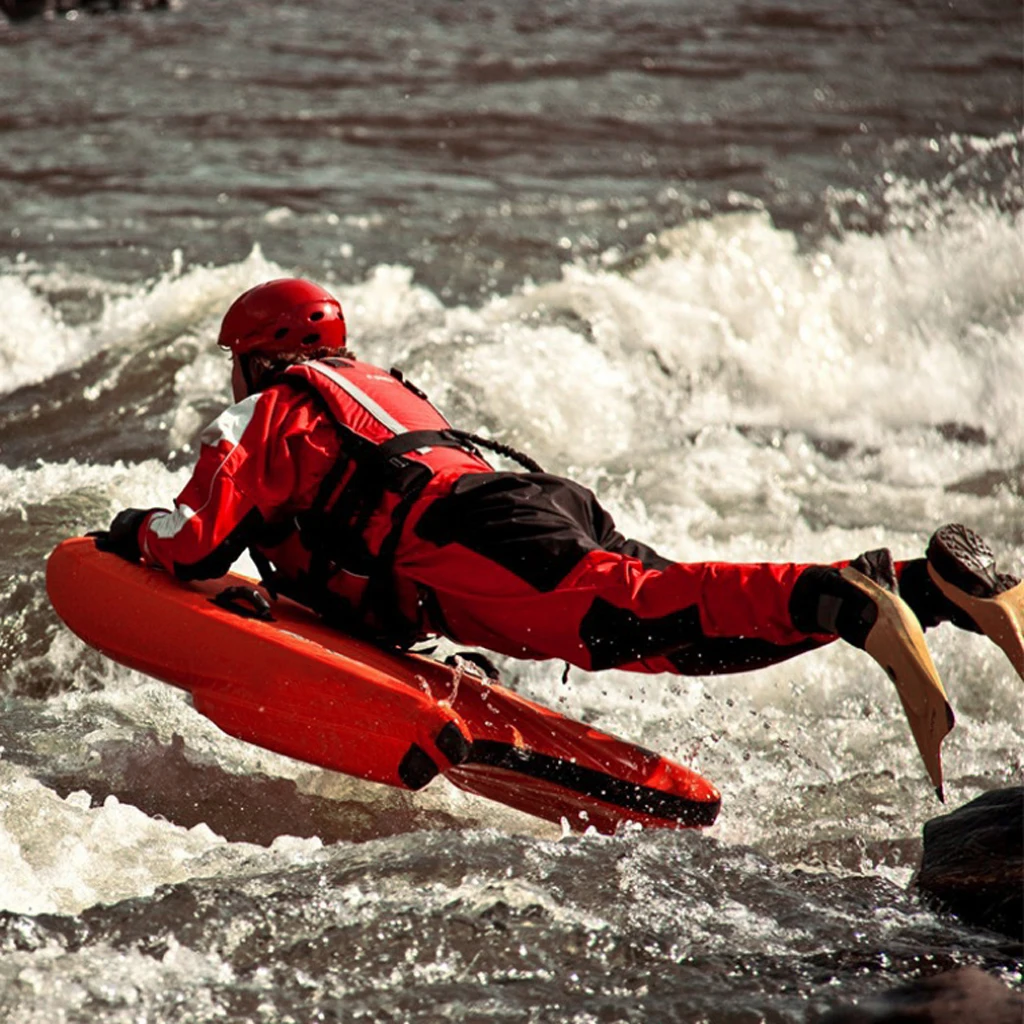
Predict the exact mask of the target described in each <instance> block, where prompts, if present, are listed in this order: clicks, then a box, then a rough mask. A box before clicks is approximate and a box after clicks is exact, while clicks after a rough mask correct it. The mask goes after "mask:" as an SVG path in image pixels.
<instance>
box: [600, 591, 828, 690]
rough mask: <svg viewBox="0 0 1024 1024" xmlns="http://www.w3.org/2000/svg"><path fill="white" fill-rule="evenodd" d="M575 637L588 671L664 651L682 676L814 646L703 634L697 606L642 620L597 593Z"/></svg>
mask: <svg viewBox="0 0 1024 1024" xmlns="http://www.w3.org/2000/svg"><path fill="white" fill-rule="evenodd" d="M580 639H581V640H582V641H583V643H584V644H585V645H586V648H587V650H588V651H589V652H590V661H591V666H590V667H591V670H592V671H595V672H597V671H600V670H602V669H606V668H615V667H616V666H617V665H625V664H627V663H629V662H631V661H641V660H643V659H644V658H654V657H658V656H663V657H665V658H667V659H668V661H670V662H671V663H672V664H673V665H674V666H675V668H676V669H677V670H678V671H679V672H680V674H682V675H687V676H710V675H722V674H725V673H728V672H749V671H752V670H753V669H757V668H764V667H765V666H767V665H775V664H777V663H778V662H780V661H785V660H786V659H788V658H792V657H794V656H796V655H797V654H803V653H804V652H805V651H812V650H814V648H816V647H818V646H819V643H818V641H816V640H813V639H808V640H802V641H800V642H799V643H795V644H785V645H783V644H773V643H770V642H769V641H767V640H758V639H755V638H748V637H706V636H704V633H703V631H702V630H701V626H700V614H699V612H698V610H697V606H696V605H690V606H689V607H687V608H681V609H680V610H679V611H675V612H671V613H670V614H668V615H663V616H660V617H658V618H653V619H642V618H640V617H639V616H638V615H637V614H636V613H635V612H632V611H630V610H629V609H628V608H618V607H616V606H615V605H613V604H611V603H609V602H608V601H606V600H604V598H601V597H598V598H595V599H594V603H593V604H592V605H591V606H590V609H589V611H588V612H587V614H586V615H584V616H583V620H582V621H581V623H580Z"/></svg>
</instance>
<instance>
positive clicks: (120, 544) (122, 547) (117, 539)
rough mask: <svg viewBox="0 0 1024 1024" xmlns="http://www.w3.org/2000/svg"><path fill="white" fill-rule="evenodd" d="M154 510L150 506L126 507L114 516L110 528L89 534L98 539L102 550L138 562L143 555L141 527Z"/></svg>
mask: <svg viewBox="0 0 1024 1024" xmlns="http://www.w3.org/2000/svg"><path fill="white" fill-rule="evenodd" d="M152 511H153V510H152V509H149V508H126V509H125V510H124V511H123V512H118V513H117V515H116V516H114V520H113V522H112V523H111V524H110V529H109V530H97V531H96V532H95V533H90V534H89V536H90V537H94V538H95V539H96V547H97V548H98V549H99V550H100V551H108V552H110V554H112V555H117V556H118V557H120V558H123V559H125V561H128V562H137V561H138V560H139V559H140V558H141V557H142V552H141V551H140V550H139V527H140V526H141V525H142V520H143V519H145V518H146V516H148V515H149V513H150V512H152Z"/></svg>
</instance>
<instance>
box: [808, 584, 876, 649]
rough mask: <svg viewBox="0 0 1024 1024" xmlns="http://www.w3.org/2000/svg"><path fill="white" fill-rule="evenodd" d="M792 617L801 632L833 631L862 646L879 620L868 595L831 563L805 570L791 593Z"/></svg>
mask: <svg viewBox="0 0 1024 1024" xmlns="http://www.w3.org/2000/svg"><path fill="white" fill-rule="evenodd" d="M789 618H790V621H791V622H792V623H793V626H794V627H795V628H796V629H798V630H800V632H801V633H830V634H832V635H833V636H840V637H842V638H843V639H844V640H845V641H846V642H847V643H848V644H853V646H854V647H860V648H863V647H864V644H865V642H866V640H867V637H868V633H870V632H871V628H872V626H874V624H875V622H876V621H877V620H878V607H877V605H876V604H875V602H874V601H873V600H872V598H871V596H870V595H869V594H866V593H865V592H864V591H863V590H861V589H860V587H857V586H855V585H854V584H853V583H850V582H849V580H845V579H843V577H842V576H841V575H840V572H839V570H838V569H835V568H833V567H832V566H831V565H812V566H808V568H806V569H804V571H803V572H802V573H801V574H800V577H799V578H798V579H797V581H796V585H795V586H794V587H793V590H792V592H791V593H790V595H789Z"/></svg>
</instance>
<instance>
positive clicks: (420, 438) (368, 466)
mask: <svg viewBox="0 0 1024 1024" xmlns="http://www.w3.org/2000/svg"><path fill="white" fill-rule="evenodd" d="M275 384H286V385H288V386H290V387H292V388H295V389H297V390H300V391H302V392H304V393H305V394H306V395H307V396H309V397H310V398H311V399H312V400H313V401H314V402H315V403H316V404H317V405H318V406H319V408H320V409H321V411H322V412H323V413H324V414H325V415H326V416H327V418H328V419H329V420H330V421H331V422H332V423H333V424H334V427H335V429H336V430H337V432H338V438H339V446H340V455H339V457H338V459H337V461H336V463H335V464H334V466H333V467H332V469H331V470H330V471H329V472H328V473H327V475H326V476H325V477H324V480H323V482H322V484H321V486H320V488H319V491H318V494H317V497H316V500H315V501H314V503H313V505H312V507H311V508H310V509H309V510H308V511H305V512H302V513H300V514H299V515H298V516H297V517H296V519H295V523H296V525H297V526H298V530H299V536H300V537H301V539H302V543H303V546H304V547H305V548H306V549H307V550H309V551H310V564H309V572H308V578H307V579H306V580H305V581H304V587H303V594H302V598H301V599H302V600H303V601H304V603H307V604H312V605H313V606H314V607H316V608H317V610H318V611H320V612H321V614H323V615H324V616H325V617H326V618H328V619H333V620H341V621H338V622H337V624H338V625H341V626H343V627H344V628H346V629H349V630H351V629H353V628H357V627H359V626H362V625H364V624H365V623H366V622H367V621H369V620H373V622H374V623H375V624H376V627H377V633H376V639H382V640H386V641H387V642H389V643H392V644H395V645H397V646H407V645H408V643H410V642H412V639H413V638H412V636H411V631H412V630H414V624H412V623H409V622H406V621H405V620H404V619H401V617H400V616H399V614H398V609H397V607H396V601H395V596H394V592H393V586H392V584H391V568H392V563H393V559H394V553H395V549H396V548H397V545H398V542H399V540H400V538H401V535H402V528H403V526H404V524H405V521H406V518H407V517H408V515H409V512H410V510H411V509H412V506H413V504H414V503H415V501H416V499H417V497H419V495H420V494H421V493H422V491H423V489H424V487H426V485H427V483H428V482H429V481H430V480H431V479H432V478H433V477H434V476H435V475H436V474H437V473H439V472H442V471H450V470H454V471H455V472H456V473H457V474H458V475H462V474H464V473H489V472H493V467H491V466H490V465H489V464H488V463H487V462H486V461H485V460H484V459H483V457H482V456H481V455H480V453H479V452H478V451H477V448H476V445H475V444H474V440H475V441H480V442H482V443H484V444H487V443H488V442H487V441H486V440H485V439H482V438H475V436H474V435H470V434H466V433H464V432H462V431H457V430H455V429H454V428H453V427H452V425H451V424H450V423H449V422H448V421H447V420H446V419H445V418H444V417H443V416H442V415H441V413H439V412H438V411H437V410H436V409H435V408H434V407H433V405H431V404H430V402H429V401H428V400H427V398H426V396H425V395H424V394H423V393H422V392H421V391H419V390H418V389H417V388H415V387H413V386H412V385H411V384H409V383H408V382H406V381H405V380H404V379H403V377H402V375H401V373H400V372H398V371H396V370H392V371H391V372H390V373H386V372H384V371H383V370H382V369H381V368H380V367H377V366H373V365H371V364H369V363H363V362H359V361H357V360H354V359H324V360H318V361H313V362H307V363H300V364H297V365H295V366H291V367H289V368H288V369H287V370H285V371H284V372H283V373H281V374H280V375H279V376H278V377H277V378H275ZM262 561H263V562H264V563H265V562H266V559H265V558H264V559H262ZM259 563H260V559H257V564H259ZM260 568H261V571H263V569H264V566H263V565H260ZM339 574H344V575H345V577H346V580H345V583H346V586H345V587H343V588H341V589H342V590H343V591H344V592H345V593H346V598H347V600H343V601H342V605H345V604H347V605H348V606H349V607H340V606H339V602H338V600H337V589H338V588H332V586H331V583H332V580H334V579H336V578H337V577H338V576H339ZM352 580H356V581H363V582H361V583H358V584H357V585H356V586H355V587H353V586H352V585H351V581H352ZM358 591H361V594H360V595H359V596H358V597H353V593H354V592H358Z"/></svg>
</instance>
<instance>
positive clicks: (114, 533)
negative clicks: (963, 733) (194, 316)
mask: <svg viewBox="0 0 1024 1024" xmlns="http://www.w3.org/2000/svg"><path fill="white" fill-rule="evenodd" d="M219 344H220V345H221V346H222V347H224V348H225V349H228V350H229V351H230V352H231V353H232V357H233V360H232V367H233V370H232V387H233V391H234V397H235V400H236V403H237V404H235V405H233V406H231V407H230V408H229V409H227V410H226V411H225V412H224V413H222V414H221V415H220V416H219V417H218V418H217V419H216V420H215V421H214V422H213V423H212V424H211V425H210V426H209V427H208V428H207V430H206V432H205V433H204V434H203V435H202V447H201V450H200V455H199V461H198V464H197V465H196V468H195V470H194V472H193V474H192V478H191V479H190V480H189V482H188V483H187V484H186V486H185V488H184V490H183V491H182V492H181V494H180V495H179V496H178V498H177V500H176V502H175V506H174V509H173V510H171V511H168V510H164V509H149V510H140V509H127V510H125V511H124V512H121V513H120V514H119V515H118V516H117V518H116V519H115V520H114V521H113V523H112V524H111V526H110V529H109V531H107V532H106V533H104V534H101V535H100V536H99V539H98V544H99V545H100V546H101V547H104V548H105V549H107V550H110V551H113V552H115V553H117V554H119V555H121V556H122V557H125V558H128V559H131V560H136V561H137V560H140V559H141V560H142V561H143V562H144V563H146V564H149V565H154V566H160V567H162V568H164V569H166V570H167V571H169V572H173V573H175V574H176V575H177V576H179V577H181V578H183V579H203V578H209V577H214V576H220V575H223V574H224V573H225V572H226V571H227V570H228V567H229V566H230V565H231V563H232V562H233V561H234V560H235V559H236V558H237V557H238V556H239V555H240V554H241V553H242V551H244V550H245V549H246V548H248V549H249V550H250V551H251V552H252V554H253V558H254V560H255V561H256V564H257V565H258V566H259V568H260V571H261V573H262V574H263V576H264V582H265V583H267V584H268V587H269V588H270V589H271V591H272V592H274V591H279V592H281V593H284V594H287V595H288V596H290V597H293V598H295V599H296V600H298V601H300V602H302V603H304V604H306V605H307V606H309V607H310V608H313V609H315V610H316V611H317V612H318V613H319V614H320V615H321V616H323V617H324V619H326V620H327V621H328V622H331V623H333V624H336V625H337V626H338V627H339V628H342V629H345V630H347V631H349V632H356V633H358V634H360V635H364V636H366V635H370V636H372V637H374V638H376V639H378V640H379V641H382V642H384V643H387V644H389V645H392V646H397V647H407V646H409V644H411V643H414V642H415V641H417V640H420V639H423V638H426V637H428V636H431V635H438V634H442V635H445V636H447V637H450V638H451V639H453V640H455V641H457V642H459V643H462V644H469V645H473V646H479V647H484V648H488V649H490V650H492V651H498V652H501V653H502V654H506V655H511V656H514V657H517V658H557V659H561V660H564V661H566V662H569V663H571V664H573V665H577V666H579V667H580V668H583V669H588V670H597V669H604V668H612V667H614V668H621V669H628V670H632V671H638V672H677V673H685V674H697V675H704V674H712V673H721V672H735V671H743V670H748V669H753V668H758V667H761V666H765V665H771V664H774V663H776V662H779V661H782V660H784V659H786V658H789V657H792V656H793V655H796V654H800V653H802V652H804V651H809V650H812V649H814V648H817V647H820V646H822V645H823V644H827V643H829V642H831V641H833V640H834V639H836V638H837V637H841V638H843V639H844V640H846V641H848V642H849V643H852V644H854V645H856V646H858V647H866V648H867V649H868V651H869V653H871V654H872V655H873V656H874V657H875V658H876V659H878V660H880V661H882V662H883V664H884V665H885V667H886V668H887V670H889V672H890V675H894V677H895V674H896V672H897V671H899V669H895V670H894V669H893V666H892V665H891V664H889V663H888V662H889V654H887V653H885V651H886V650H889V649H892V648H900V649H901V650H902V656H903V657H904V659H908V658H909V660H910V661H911V662H914V661H915V660H918V661H919V660H920V659H921V657H922V654H921V650H922V649H923V645H920V644H918V645H917V647H916V648H913V644H911V645H910V646H908V642H907V641H906V638H905V637H903V636H902V634H901V631H902V632H903V633H906V632H907V631H908V630H909V631H910V632H911V633H913V632H914V631H916V633H917V634H918V635H919V634H920V628H919V626H918V623H920V626H923V627H925V628H928V627H930V626H934V625H936V624H938V623H940V622H943V621H952V622H954V623H955V624H956V625H958V626H961V627H963V628H967V629H973V630H975V631H977V632H985V633H987V634H989V635H990V636H991V637H992V638H993V639H994V640H995V641H996V642H997V643H999V644H1000V646H1002V647H1003V649H1004V650H1005V651H1006V653H1007V654H1008V655H1009V657H1010V658H1011V660H1012V661H1013V662H1014V665H1015V667H1016V669H1017V671H1018V672H1020V673H1021V674H1022V676H1024V641H1022V640H1021V620H1022V619H1024V613H1022V607H1024V587H1021V586H1018V584H1019V581H1018V580H1017V579H1016V578H1014V577H1011V576H1008V575H1005V574H1001V573H999V572H997V570H996V567H995V560H994V556H993V554H992V552H991V550H990V549H989V548H988V546H987V545H986V544H985V542H984V541H983V540H982V539H981V538H980V537H978V536H977V534H975V533H974V532H973V531H971V530H969V529H967V528H966V527H963V526H960V525H956V524H954V525H950V526H945V527H943V528H942V529H940V530H938V531H937V532H936V534H935V535H934V537H933V538H932V541H931V543H930V545H929V547H928V551H927V555H926V557H924V558H918V559H914V560H912V561H907V562H894V561H893V559H892V557H891V555H890V554H889V551H888V550H887V549H882V550H880V551H873V552H868V553H867V554H864V555H861V556H860V557H859V558H858V559H856V560H855V561H853V562H851V563H846V562H840V563H836V564H834V565H809V564H792V563H782V564H771V563H756V564H729V563H720V562H701V563H680V562H673V561H671V560H670V559H668V558H664V557H662V556H661V555H659V554H658V553H657V552H655V551H653V550H652V549H651V548H650V547H647V546H646V545H644V544H641V543H639V542H637V541H634V540H627V539H626V538H624V537H623V536H622V535H621V534H620V533H618V532H617V531H616V529H615V526H614V523H613V522H612V519H611V517H610V516H609V515H608V513H607V512H606V511H605V510H604V509H603V508H602V507H601V506H600V504H599V503H598V501H597V499H596V498H595V496H594V495H593V494H592V493H591V492H590V491H588V490H586V489H584V488H583V487H581V486H579V485H578V484H575V483H573V482H572V481H570V480H566V479H563V478H561V477H557V476H552V475H550V474H547V473H543V472H541V471H540V467H539V466H537V465H536V464H535V463H533V462H532V461H530V460H529V459H527V458H526V457H525V456H519V455H518V453H515V452H512V451H511V450H510V449H507V448H504V447H503V446H500V445H493V444H491V443H489V442H487V441H485V440H484V439H482V438H478V437H475V436H473V435H469V434H466V433H464V432H461V431H458V430H455V429H454V428H453V427H452V426H451V425H450V424H449V423H448V422H447V420H445V419H444V417H443V416H442V415H441V414H440V413H439V412H438V411H437V410H436V409H434V407H433V406H432V405H431V404H430V403H429V402H428V401H427V399H426V397H425V396H424V395H423V394H422V393H421V392H420V391H418V390H417V389H416V388H415V387H414V386H412V385H411V384H410V383H409V382H407V381H404V380H403V378H402V375H401V374H400V373H399V372H398V371H396V370H391V371H390V372H388V371H385V370H382V369H380V368H378V367H376V366H371V365H369V364H367V363H363V362H360V361H359V360H357V359H356V358H355V357H354V356H353V355H352V354H351V353H350V352H349V351H348V350H347V348H346V329H345V321H344V318H343V314H342V310H341V306H340V304H339V303H338V301H337V300H336V299H335V298H334V297H333V296H332V295H330V294H329V293H328V292H326V291H324V290H323V289H322V288H320V287H318V286H317V285H315V284H312V283H310V282H308V281H303V280H297V279H284V280H278V281H271V282H268V283H266V284H262V285H259V286H257V287H256V288H253V289H251V290H250V291H247V292H246V293H245V294H243V295H242V296H241V297H239V298H238V299H237V300H236V301H235V302H234V303H233V304H232V306H231V307H230V309H229V310H228V311H227V314H226V315H225V317H224V321H223V324H222V326H221V330H220V337H219ZM481 447H490V448H492V449H497V450H499V451H501V452H502V453H503V454H506V455H509V454H511V455H512V456H513V457H518V458H519V459H520V461H522V462H524V464H525V466H526V467H527V468H528V469H529V470H530V471H528V472H498V471H495V470H494V468H493V467H492V466H491V465H489V464H488V462H487V461H486V460H485V459H484V457H483V455H482V454H481V451H480V449H481ZM871 637H873V638H874V641H876V642H874V643H872V642H871V641H870V640H869V638H871ZM879 640H881V641H882V642H881V643H879V642H877V641H879ZM912 648H913V649H912ZM880 649H881V650H882V652H883V653H882V654H880V653H879V650H880ZM924 657H925V658H926V654H925V655H924ZM940 689H941V687H940Z"/></svg>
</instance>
